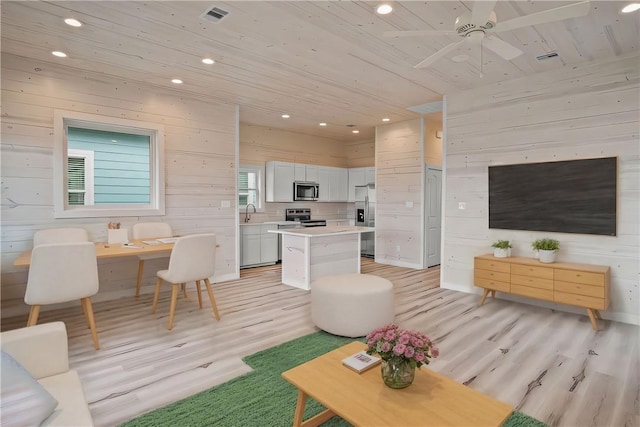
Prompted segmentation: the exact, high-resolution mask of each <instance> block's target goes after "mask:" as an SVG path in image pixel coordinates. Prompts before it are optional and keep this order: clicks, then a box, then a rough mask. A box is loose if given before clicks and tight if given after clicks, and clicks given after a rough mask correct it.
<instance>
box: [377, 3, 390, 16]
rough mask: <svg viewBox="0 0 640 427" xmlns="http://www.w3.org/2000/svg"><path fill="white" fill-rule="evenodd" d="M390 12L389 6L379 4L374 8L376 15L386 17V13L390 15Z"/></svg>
mask: <svg viewBox="0 0 640 427" xmlns="http://www.w3.org/2000/svg"><path fill="white" fill-rule="evenodd" d="M392 10H393V8H392V7H391V5H390V4H381V5H380V6H378V7H377V8H376V12H377V13H378V15H386V14H388V13H391V11H392Z"/></svg>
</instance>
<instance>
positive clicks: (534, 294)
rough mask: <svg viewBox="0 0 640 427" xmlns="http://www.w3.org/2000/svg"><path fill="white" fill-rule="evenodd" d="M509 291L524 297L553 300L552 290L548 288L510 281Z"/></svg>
mask: <svg viewBox="0 0 640 427" xmlns="http://www.w3.org/2000/svg"><path fill="white" fill-rule="evenodd" d="M511 293H512V294H516V295H522V296H525V297H531V298H538V299H542V300H547V301H553V291H552V290H549V289H540V288H532V287H531V286H522V285H514V284H513V283H512V284H511Z"/></svg>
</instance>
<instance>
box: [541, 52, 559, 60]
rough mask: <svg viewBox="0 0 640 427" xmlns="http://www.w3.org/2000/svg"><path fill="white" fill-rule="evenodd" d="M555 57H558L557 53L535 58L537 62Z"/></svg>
mask: <svg viewBox="0 0 640 427" xmlns="http://www.w3.org/2000/svg"><path fill="white" fill-rule="evenodd" d="M556 56H558V52H551V53H547V54H546V55H540V56H536V59H537V60H538V61H544V60H545V59H551V58H555V57H556Z"/></svg>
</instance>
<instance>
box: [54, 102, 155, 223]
mask: <svg viewBox="0 0 640 427" xmlns="http://www.w3.org/2000/svg"><path fill="white" fill-rule="evenodd" d="M54 135H55V150H54V151H55V163H54V207H55V215H56V218H80V217H101V216H143V215H164V159H163V154H164V153H163V138H164V129H163V127H162V125H157V124H155V123H147V122H139V121H135V120H127V119H120V118H114V117H106V116H98V115H94V114H84V113H77V112H72V111H62V110H55V112H54ZM88 153H91V154H90V155H89V154H88Z"/></svg>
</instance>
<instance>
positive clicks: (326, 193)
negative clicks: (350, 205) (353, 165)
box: [318, 166, 349, 202]
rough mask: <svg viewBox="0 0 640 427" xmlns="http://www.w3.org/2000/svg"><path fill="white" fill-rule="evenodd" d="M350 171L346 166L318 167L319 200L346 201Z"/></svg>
mask: <svg viewBox="0 0 640 427" xmlns="http://www.w3.org/2000/svg"><path fill="white" fill-rule="evenodd" d="M348 181H349V172H348V170H347V169H345V168H335V167H330V166H320V167H319V168H318V186H319V197H318V201H319V202H346V201H347V193H348V191H347V190H348V189H347V183H348Z"/></svg>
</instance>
